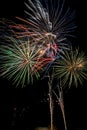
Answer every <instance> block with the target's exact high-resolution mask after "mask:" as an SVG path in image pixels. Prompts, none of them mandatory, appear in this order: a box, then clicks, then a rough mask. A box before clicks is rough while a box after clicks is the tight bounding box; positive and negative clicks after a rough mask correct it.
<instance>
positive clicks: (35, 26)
mask: <svg viewBox="0 0 87 130" xmlns="http://www.w3.org/2000/svg"><path fill="white" fill-rule="evenodd" d="M25 7H26V10H25V17H26V18H25V19H23V18H19V17H16V18H17V19H18V20H20V24H14V23H12V24H10V25H9V27H10V29H12V31H13V30H14V31H13V32H15V33H14V35H15V36H16V38H19V39H20V38H22V40H23V39H25V38H26V37H28V38H29V39H31V40H32V43H34V44H35V43H36V44H38V47H39V45H40V46H42V47H45V48H46V49H45V50H46V52H50V53H48V54H49V56H50V54H51V52H52V53H54V55H55V56H56V55H57V54H58V52H59V51H61V50H63V49H66V48H67V47H68V46H67V43H68V40H67V39H68V37H69V36H73V33H72V32H73V31H74V29H75V28H76V26H75V23H74V21H73V19H74V13H75V12H74V11H72V10H71V9H70V8H68V9H66V7H65V0H62V1H60V0H58V1H53V0H41V1H40V0H33V1H31V0H28V1H26V3H25ZM50 48H51V49H50ZM52 49H53V50H52ZM50 50H51V51H50ZM51 56H52V54H51Z"/></svg>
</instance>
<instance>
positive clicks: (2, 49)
mask: <svg viewBox="0 0 87 130" xmlns="http://www.w3.org/2000/svg"><path fill="white" fill-rule="evenodd" d="M7 43H8V44H6V43H5V44H3V45H0V76H3V77H7V78H8V79H12V80H13V82H14V83H15V84H16V85H17V86H18V85H19V84H21V85H22V86H24V85H25V84H28V83H30V82H33V77H36V78H37V79H38V78H39V77H40V75H39V72H38V71H39V70H40V69H41V68H42V67H43V66H44V65H45V64H46V63H48V62H49V61H50V60H51V59H50V58H47V59H46V58H42V57H40V56H39V54H40V50H36V46H31V44H30V42H29V41H27V42H26V41H25V42H24V41H23V42H22V41H21V43H20V41H18V40H17V39H14V38H12V37H10V38H8V42H7ZM44 62H45V63H44Z"/></svg>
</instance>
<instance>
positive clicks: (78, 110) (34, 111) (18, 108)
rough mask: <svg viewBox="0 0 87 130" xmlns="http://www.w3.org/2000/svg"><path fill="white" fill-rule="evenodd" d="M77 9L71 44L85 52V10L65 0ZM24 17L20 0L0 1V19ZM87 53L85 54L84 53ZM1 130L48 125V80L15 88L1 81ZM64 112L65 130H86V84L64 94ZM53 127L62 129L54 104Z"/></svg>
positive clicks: (27, 129) (76, 2)
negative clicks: (75, 29)
mask: <svg viewBox="0 0 87 130" xmlns="http://www.w3.org/2000/svg"><path fill="white" fill-rule="evenodd" d="M67 2H68V3H69V4H70V6H71V7H73V8H74V9H75V10H76V23H77V31H76V32H75V34H76V38H75V39H74V40H72V41H73V42H74V43H73V45H75V46H79V47H80V50H84V51H85V52H86V51H87V43H86V40H87V36H86V35H87V33H86V32H87V20H86V18H87V16H86V12H87V7H86V8H85V4H86V3H83V1H79V0H67ZM15 16H19V17H24V1H23V0H18V1H17V0H12V1H10V0H8V1H6V0H3V1H2V2H1V1H0V17H1V18H3V17H6V18H11V19H12V18H14V17H15ZM86 54H87V52H86ZM0 96H1V97H0V99H1V101H0V104H1V106H0V108H1V111H0V112H1V116H0V118H1V121H0V124H1V125H0V127H1V128H0V130H33V129H34V128H35V127H37V126H48V125H49V124H50V117H49V115H50V112H49V104H48V100H47V98H48V85H47V79H44V80H41V81H36V82H35V83H34V84H33V85H28V86H26V87H25V88H14V87H13V86H12V85H11V81H7V80H6V79H2V78H0ZM64 102H65V113H66V119H67V126H68V130H86V128H85V127H87V107H86V106H87V81H85V82H84V84H83V86H78V88H75V87H74V86H72V88H70V89H69V90H66V91H64ZM55 106H56V107H54V124H55V125H56V126H57V127H58V130H64V129H63V120H62V116H61V111H60V109H59V107H58V106H57V103H56V102H55Z"/></svg>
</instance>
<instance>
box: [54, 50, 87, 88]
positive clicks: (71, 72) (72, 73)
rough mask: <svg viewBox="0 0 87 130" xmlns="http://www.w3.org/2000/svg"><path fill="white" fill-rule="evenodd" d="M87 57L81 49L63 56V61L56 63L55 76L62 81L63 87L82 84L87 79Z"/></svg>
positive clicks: (69, 51) (67, 52)
mask: <svg viewBox="0 0 87 130" xmlns="http://www.w3.org/2000/svg"><path fill="white" fill-rule="evenodd" d="M86 66H87V57H86V56H85V53H84V52H80V50H79V49H75V50H73V49H70V50H68V51H65V52H64V53H63V54H62V55H61V60H59V61H58V60H57V61H56V62H55V65H54V68H55V76H56V77H57V78H60V79H61V80H62V85H63V86H66V85H65V84H68V85H69V87H70V86H71V85H72V84H74V85H75V86H78V83H80V84H82V83H83V79H86V78H87V75H86V72H87V68H86Z"/></svg>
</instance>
